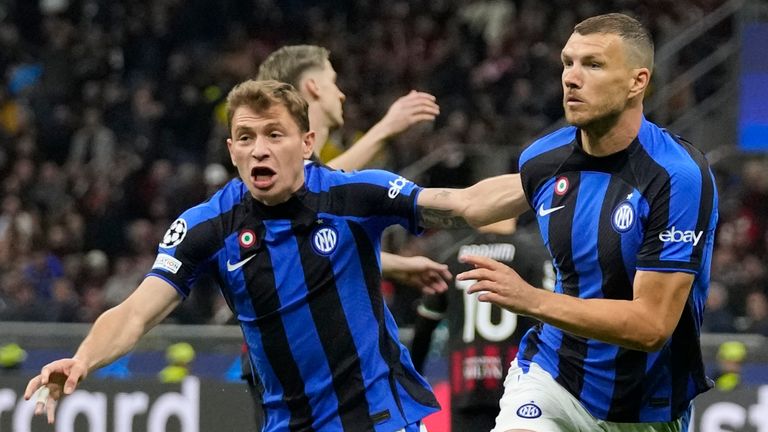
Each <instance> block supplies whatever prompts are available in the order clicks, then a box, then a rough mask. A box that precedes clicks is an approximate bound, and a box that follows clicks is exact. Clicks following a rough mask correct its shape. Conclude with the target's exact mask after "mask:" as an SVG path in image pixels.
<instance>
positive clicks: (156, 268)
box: [148, 210, 221, 298]
mask: <svg viewBox="0 0 768 432" xmlns="http://www.w3.org/2000/svg"><path fill="white" fill-rule="evenodd" d="M195 216H196V215H195V212H194V211H193V210H189V211H187V212H185V213H184V214H182V215H181V216H180V217H179V218H178V219H176V220H175V221H173V222H172V223H171V225H170V227H169V228H168V231H166V233H165V235H164V236H163V238H162V240H161V241H160V244H159V245H158V251H157V258H156V259H155V262H154V264H152V270H150V272H149V273H148V276H149V275H152V276H156V277H159V278H161V279H163V280H165V281H166V282H168V283H170V284H171V285H172V286H173V287H174V288H176V290H177V291H179V293H180V294H181V295H182V296H183V297H184V298H186V297H187V296H188V295H189V293H190V291H191V287H192V285H193V284H194V282H195V280H196V279H197V277H199V276H200V275H201V274H202V273H204V272H206V271H208V270H209V268H210V264H211V258H212V257H213V256H214V255H215V253H216V251H217V250H218V249H219V247H218V246H217V245H220V244H221V241H219V235H218V234H217V232H216V231H217V230H216V229H215V224H214V223H212V222H211V221H210V220H203V221H200V220H199V218H196V217H195Z"/></svg>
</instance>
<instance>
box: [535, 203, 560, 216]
mask: <svg viewBox="0 0 768 432" xmlns="http://www.w3.org/2000/svg"><path fill="white" fill-rule="evenodd" d="M564 208H565V206H564V205H562V206H558V207H552V208H549V209H546V210H544V204H542V205H541V207H539V216H541V217H544V216H546V215H548V214H550V213H554V212H556V211H558V210H560V209H564Z"/></svg>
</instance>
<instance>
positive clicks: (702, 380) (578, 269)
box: [518, 118, 717, 422]
mask: <svg viewBox="0 0 768 432" xmlns="http://www.w3.org/2000/svg"><path fill="white" fill-rule="evenodd" d="M578 135H579V134H578V129H577V128H575V127H566V128H563V129H560V130H558V131H556V132H554V133H552V134H550V135H548V136H546V137H543V138H541V139H540V140H538V141H536V142H535V143H533V144H532V145H531V146H530V147H529V148H527V149H526V150H525V151H524V152H523V154H522V156H521V159H520V172H521V175H522V182H523V188H524V190H525V195H526V198H527V199H528V202H529V204H530V205H531V207H532V208H533V209H534V211H535V212H536V215H537V219H538V222H539V228H540V231H541V235H542V238H543V239H544V243H545V245H546V246H547V248H548V249H549V251H550V253H551V255H552V258H553V264H554V266H555V268H556V271H557V282H556V286H555V290H556V292H558V293H561V294H565V295H570V296H575V297H580V298H585V299H586V298H606V299H622V300H631V299H632V298H633V281H634V277H635V272H636V271H637V270H651V271H661V272H688V273H692V274H694V275H695V279H694V282H693V287H692V288H691V292H690V295H689V297H688V301H687V303H686V305H685V307H684V309H683V313H682V316H681V318H680V321H679V323H678V325H677V327H676V328H675V330H674V333H673V335H672V337H671V338H670V339H669V340H668V341H667V342H666V344H665V345H664V347H663V348H662V349H661V350H660V351H658V352H651V353H646V352H641V351H635V350H630V349H625V348H622V347H619V346H616V345H612V344H608V343H603V342H600V341H597V340H593V339H587V338H583V337H579V336H575V335H573V334H570V333H567V332H563V331H562V330H560V329H558V328H556V327H554V326H551V325H547V324H544V325H542V326H538V327H536V328H534V329H532V330H531V331H529V332H528V333H527V334H526V336H525V338H524V341H523V343H522V344H521V346H520V354H519V357H518V359H519V362H520V365H521V366H522V367H523V369H524V370H525V371H527V368H528V366H529V365H530V362H531V361H533V362H536V363H537V364H538V365H540V366H541V367H542V368H544V370H546V371H547V372H549V373H550V374H551V375H552V376H553V377H554V378H555V380H557V382H558V383H560V384H561V385H562V386H563V387H564V388H565V389H567V390H568V391H569V392H570V393H571V394H572V395H574V396H575V397H576V398H577V399H578V400H580V401H581V403H582V404H583V405H584V406H585V407H586V408H587V410H588V411H589V412H590V413H592V415H594V416H595V417H597V418H599V419H603V420H608V421H615V422H666V421H672V420H674V419H676V418H678V417H679V416H680V415H682V413H683V412H684V411H685V410H686V409H687V408H688V405H689V402H690V401H691V400H692V399H693V398H694V397H695V396H696V395H697V394H699V393H701V392H703V391H706V390H707V389H709V388H710V387H711V381H710V380H709V379H708V378H707V377H706V376H705V374H704V366H703V363H702V357H701V348H700V337H699V336H700V327H701V320H702V313H703V309H704V302H705V299H706V296H707V290H708V286H709V268H710V262H711V258H712V246H713V243H714V234H715V225H716V223H717V191H716V190H715V183H714V179H713V177H712V173H711V172H710V169H709V165H708V163H707V161H706V159H705V158H704V155H703V154H702V153H701V152H699V151H698V150H696V149H695V148H694V147H692V146H691V145H690V144H689V143H687V142H685V141H683V140H681V139H679V138H677V137H675V136H672V135H670V133H669V132H667V131H666V130H664V129H661V128H659V127H658V126H656V125H654V124H653V123H651V122H649V121H647V120H646V119H645V118H643V121H642V125H641V128H640V131H639V134H638V136H637V138H636V139H635V140H634V141H633V142H632V143H631V144H630V146H629V147H628V148H626V149H625V150H623V151H620V152H618V153H615V154H612V155H609V156H606V157H593V156H590V155H588V154H587V153H585V152H584V151H583V150H582V148H581V146H580V143H579V138H578Z"/></svg>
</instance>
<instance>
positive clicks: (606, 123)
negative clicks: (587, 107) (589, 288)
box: [580, 104, 643, 157]
mask: <svg viewBox="0 0 768 432" xmlns="http://www.w3.org/2000/svg"><path fill="white" fill-rule="evenodd" d="M642 122H643V105H642V104H639V105H637V106H635V107H633V106H628V107H627V108H626V109H625V110H624V111H622V112H620V113H618V114H616V115H612V116H607V117H604V118H602V119H600V120H596V121H594V122H592V123H590V124H589V125H587V126H584V127H581V128H580V133H581V146H582V148H583V149H584V151H585V152H586V153H587V154H589V155H591V156H597V157H602V156H608V155H611V154H614V153H617V152H620V151H622V150H624V149H626V148H627V147H629V145H630V144H632V141H633V140H634V139H635V138H637V134H638V133H640V125H641V124H642Z"/></svg>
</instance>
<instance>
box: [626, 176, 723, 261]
mask: <svg viewBox="0 0 768 432" xmlns="http://www.w3.org/2000/svg"><path fill="white" fill-rule="evenodd" d="M715 194H716V192H715V188H714V180H713V178H712V176H711V173H710V172H709V170H708V169H706V168H705V169H698V167H696V165H693V166H685V167H684V168H679V167H678V169H677V170H675V171H673V172H671V173H670V176H669V179H668V180H667V182H666V183H665V184H664V185H663V186H662V187H661V188H659V190H658V191H657V193H656V194H655V195H654V196H652V197H645V198H646V199H647V200H648V201H649V202H648V204H649V213H648V218H647V221H646V230H645V235H644V237H643V243H642V245H641V247H640V250H639V252H638V255H637V265H636V266H637V268H638V269H639V270H655V271H684V272H688V273H694V274H696V273H698V272H699V271H700V269H701V265H702V262H701V261H702V256H703V255H704V254H703V252H704V250H705V249H706V248H709V249H711V247H712V242H713V236H714V228H715V223H716V219H717V214H716V212H717V210H716V197H715Z"/></svg>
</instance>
